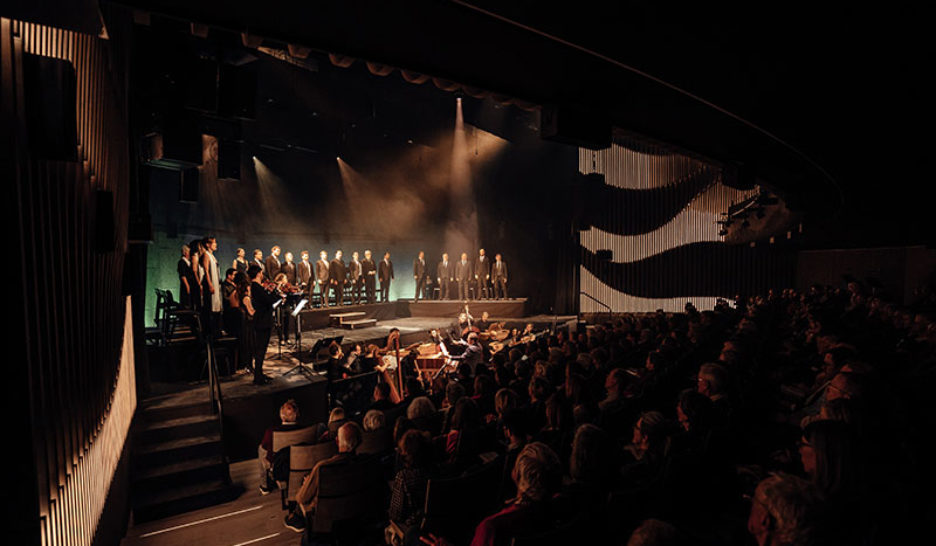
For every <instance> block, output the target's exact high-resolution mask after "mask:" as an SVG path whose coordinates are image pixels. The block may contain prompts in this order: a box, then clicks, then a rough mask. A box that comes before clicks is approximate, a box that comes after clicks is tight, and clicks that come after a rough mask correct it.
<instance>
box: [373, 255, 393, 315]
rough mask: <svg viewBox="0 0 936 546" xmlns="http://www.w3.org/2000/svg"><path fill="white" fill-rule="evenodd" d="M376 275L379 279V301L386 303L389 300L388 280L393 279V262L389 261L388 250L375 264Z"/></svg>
mask: <svg viewBox="0 0 936 546" xmlns="http://www.w3.org/2000/svg"><path fill="white" fill-rule="evenodd" d="M377 277H378V278H379V279H380V301H382V302H384V303H386V302H388V301H390V281H391V280H393V262H391V261H390V251H389V250H388V251H387V252H385V253H384V257H383V260H380V265H378V266H377Z"/></svg>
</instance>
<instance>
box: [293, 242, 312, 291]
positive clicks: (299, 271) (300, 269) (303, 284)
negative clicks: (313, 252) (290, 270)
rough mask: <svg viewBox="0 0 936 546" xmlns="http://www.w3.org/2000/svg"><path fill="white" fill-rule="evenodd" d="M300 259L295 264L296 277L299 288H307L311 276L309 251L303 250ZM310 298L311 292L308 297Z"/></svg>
mask: <svg viewBox="0 0 936 546" xmlns="http://www.w3.org/2000/svg"><path fill="white" fill-rule="evenodd" d="M300 256H301V257H302V261H301V262H299V265H297V266H296V278H297V280H298V281H299V288H302V289H307V288H308V287H309V280H310V279H311V278H312V264H311V263H310V262H309V251H308V250H303V251H302V254H300ZM311 298H312V294H311V292H310V293H309V299H311Z"/></svg>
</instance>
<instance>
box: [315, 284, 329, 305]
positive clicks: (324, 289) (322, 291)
mask: <svg viewBox="0 0 936 546" xmlns="http://www.w3.org/2000/svg"><path fill="white" fill-rule="evenodd" d="M315 284H316V286H318V293H319V297H320V298H322V307H328V281H327V280H326V281H323V282H321V283H320V282H318V281H315Z"/></svg>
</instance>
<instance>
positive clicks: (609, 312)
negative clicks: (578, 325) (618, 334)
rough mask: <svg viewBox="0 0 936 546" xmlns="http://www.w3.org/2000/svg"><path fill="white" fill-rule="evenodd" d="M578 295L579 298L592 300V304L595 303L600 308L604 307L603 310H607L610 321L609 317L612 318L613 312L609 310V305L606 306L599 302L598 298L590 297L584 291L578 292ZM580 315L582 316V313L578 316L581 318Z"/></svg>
mask: <svg viewBox="0 0 936 546" xmlns="http://www.w3.org/2000/svg"><path fill="white" fill-rule="evenodd" d="M579 295H580V296H585V297H586V298H588V299H590V300H592V301H593V302H595V303H597V304H598V305H600V306H602V307H604V308H605V309H607V310H608V320H611V316H612V314H613V311H612V310H611V306H610V305H608V304H606V303H605V302H603V301H601V300H599V299H598V298H596V297H594V296H592V295H591V294H589V293H588V292H586V291H584V290H579ZM581 315H582V313H581V312H579V316H581Z"/></svg>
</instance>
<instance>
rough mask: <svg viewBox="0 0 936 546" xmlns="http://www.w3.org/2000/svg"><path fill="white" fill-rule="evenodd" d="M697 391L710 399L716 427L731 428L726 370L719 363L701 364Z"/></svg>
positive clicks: (730, 409)
mask: <svg viewBox="0 0 936 546" xmlns="http://www.w3.org/2000/svg"><path fill="white" fill-rule="evenodd" d="M697 383H698V390H699V393H701V394H704V395H705V396H707V397H708V398H709V400H711V401H712V404H713V407H714V412H713V414H714V421H715V422H714V423H713V425H714V426H715V427H717V428H723V429H727V428H731V422H732V408H731V404H730V402H729V400H728V370H726V369H725V367H724V366H722V365H721V364H711V363H710V364H703V365H702V367H701V368H699V374H698V377H697Z"/></svg>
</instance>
